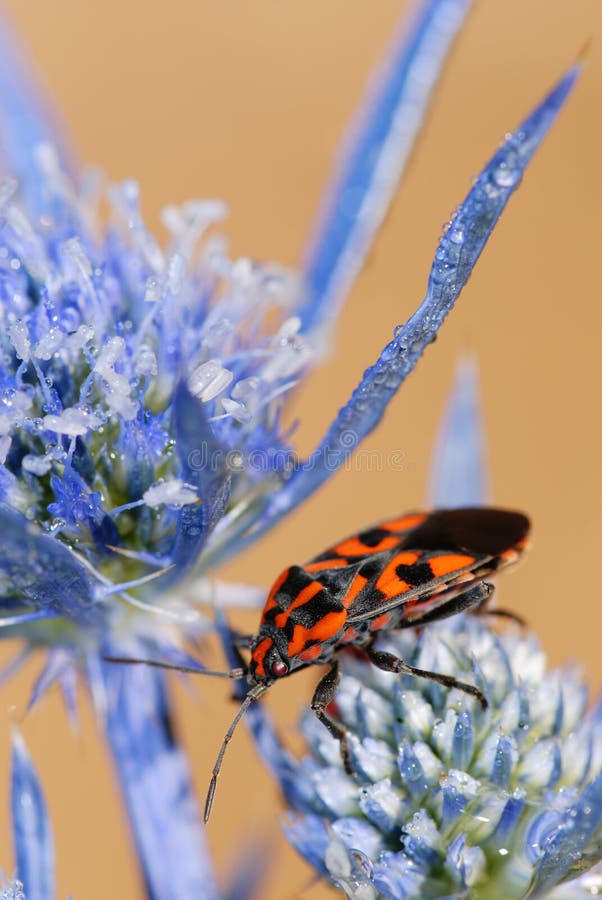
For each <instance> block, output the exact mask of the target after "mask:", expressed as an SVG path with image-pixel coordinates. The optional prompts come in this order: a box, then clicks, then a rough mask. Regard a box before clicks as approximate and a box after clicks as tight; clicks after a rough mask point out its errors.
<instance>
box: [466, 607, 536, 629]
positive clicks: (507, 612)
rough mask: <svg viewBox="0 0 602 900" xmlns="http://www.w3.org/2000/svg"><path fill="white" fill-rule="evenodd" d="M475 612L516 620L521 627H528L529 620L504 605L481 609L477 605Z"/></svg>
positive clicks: (481, 614)
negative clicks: (497, 607)
mask: <svg viewBox="0 0 602 900" xmlns="http://www.w3.org/2000/svg"><path fill="white" fill-rule="evenodd" d="M473 612H474V614H475V615H477V616H496V617H497V618H498V619H510V621H511V622H515V623H516V624H517V625H520V627H521V628H526V627H527V620H526V619H523V617H522V616H519V614H518V613H515V612H514V611H513V610H511V609H504V608H503V607H500V608H499V609H481V607H480V606H477V608H476V609H475V610H474V611H473Z"/></svg>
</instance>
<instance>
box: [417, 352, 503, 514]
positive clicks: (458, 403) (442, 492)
mask: <svg viewBox="0 0 602 900" xmlns="http://www.w3.org/2000/svg"><path fill="white" fill-rule="evenodd" d="M429 482H430V483H429V490H428V505H429V506H435V507H446V506H447V507H450V508H453V507H457V506H480V505H482V504H483V503H486V502H487V498H488V496H489V490H488V486H487V476H486V463H485V437H484V434H483V426H482V420H481V404H480V396H479V372H478V367H477V364H476V361H475V360H474V359H472V357H468V356H467V357H464V358H463V359H461V360H460V363H459V365H458V369H457V372H456V378H455V381H454V385H453V387H452V390H451V393H450V396H449V399H448V401H447V405H446V408H445V411H444V413H443V418H442V421H441V425H440V426H439V432H438V434H437V438H436V440H435V448H434V452H433V461H432V464H431V473H430V478H429Z"/></svg>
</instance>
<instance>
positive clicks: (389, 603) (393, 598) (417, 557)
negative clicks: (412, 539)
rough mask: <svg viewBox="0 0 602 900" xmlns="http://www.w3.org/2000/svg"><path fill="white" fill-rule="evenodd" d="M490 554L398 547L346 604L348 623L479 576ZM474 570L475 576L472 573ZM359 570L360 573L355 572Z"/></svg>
mask: <svg viewBox="0 0 602 900" xmlns="http://www.w3.org/2000/svg"><path fill="white" fill-rule="evenodd" d="M490 562H491V557H490V556H485V555H480V556H474V555H469V554H468V553H460V552H453V553H449V552H447V551H439V552H438V551H421V550H414V551H408V550H401V551H400V552H398V553H392V554H391V555H390V557H389V560H388V562H387V564H386V566H385V567H384V568H383V570H382V571H381V572H380V573H379V574H378V575H377V576H376V577H375V578H374V579H372V581H371V582H370V584H366V585H365V587H364V589H363V590H362V591H361V593H359V592H358V594H357V596H356V598H355V599H354V601H353V602H352V603H351V604H350V606H349V607H348V608H349V616H348V622H349V624H350V625H352V624H354V623H356V622H362V621H364V620H366V619H372V618H375V617H376V616H380V615H381V614H383V613H387V612H390V611H391V610H393V609H397V608H398V607H400V606H408V605H410V604H411V606H412V608H415V607H416V606H418V605H419V604H421V603H422V602H425V601H426V600H427V599H429V598H431V597H432V596H433V595H434V594H442V593H443V592H446V593H447V592H448V591H449V590H450V589H452V588H454V589H455V588H457V587H458V586H459V585H462V587H464V585H465V584H466V585H468V584H469V583H470V582H474V581H477V580H480V578H482V577H484V576H485V574H487V573H488V572H489V571H491V569H490V568H489V567H488V564H489V563H490ZM476 572H478V573H479V575H478V577H477V576H476V575H475V573H476ZM359 574H361V573H359Z"/></svg>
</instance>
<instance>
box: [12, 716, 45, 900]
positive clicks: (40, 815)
mask: <svg viewBox="0 0 602 900" xmlns="http://www.w3.org/2000/svg"><path fill="white" fill-rule="evenodd" d="M11 812H12V829H13V844H14V851H15V863H16V870H17V876H18V880H16V879H15V880H14V881H13V882H12V884H11V885H9V886H8V887H7V888H5V890H4V891H3V892H2V891H0V898H1V900H25V898H26V895H27V896H29V897H30V898H31V900H52V898H53V897H54V896H55V883H54V844H53V840H52V829H51V827H50V819H49V816H48V810H47V807H46V801H45V799H44V794H43V792H42V787H41V785H40V781H39V778H38V774H37V772H36V770H35V768H34V766H33V763H32V761H31V757H30V755H29V753H28V751H27V748H26V746H25V742H24V740H23V738H22V736H21V734H20V733H19V732H18V731H17V730H16V729H13V737H12V765H11ZM24 888H25V890H26V893H25V892H24Z"/></svg>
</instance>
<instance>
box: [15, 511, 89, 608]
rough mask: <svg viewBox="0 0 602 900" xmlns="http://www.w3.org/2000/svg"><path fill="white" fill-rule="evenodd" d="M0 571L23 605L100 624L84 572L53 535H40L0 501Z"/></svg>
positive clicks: (26, 521)
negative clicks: (0, 533)
mask: <svg viewBox="0 0 602 900" xmlns="http://www.w3.org/2000/svg"><path fill="white" fill-rule="evenodd" d="M0 531H1V532H2V551H1V553H0V572H1V573H2V576H3V580H4V581H5V590H6V587H8V586H9V587H10V589H11V591H13V592H14V593H15V595H16V599H21V600H22V601H23V603H24V604H28V605H31V606H34V607H35V608H36V609H38V610H45V611H46V612H47V613H48V614H49V615H54V616H57V615H59V616H60V615H65V616H66V617H68V618H70V619H72V620H74V621H76V622H77V623H78V624H80V625H83V626H85V625H88V626H93V625H95V624H99V623H100V616H99V613H98V610H96V609H95V608H94V602H93V596H92V586H91V584H90V580H89V578H88V575H87V572H86V570H85V569H84V567H83V566H82V565H80V563H79V562H78V561H77V559H76V557H75V555H74V554H73V553H72V552H71V551H70V550H69V549H68V548H67V547H66V546H65V545H64V544H61V543H60V541H59V540H58V539H56V538H52V537H49V536H48V535H44V534H40V532H39V531H38V530H37V529H36V527H35V526H34V525H32V524H31V522H29V521H28V520H27V519H26V518H25V516H24V515H22V513H20V512H17V511H16V510H14V509H11V507H9V506H6V505H5V504H0Z"/></svg>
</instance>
